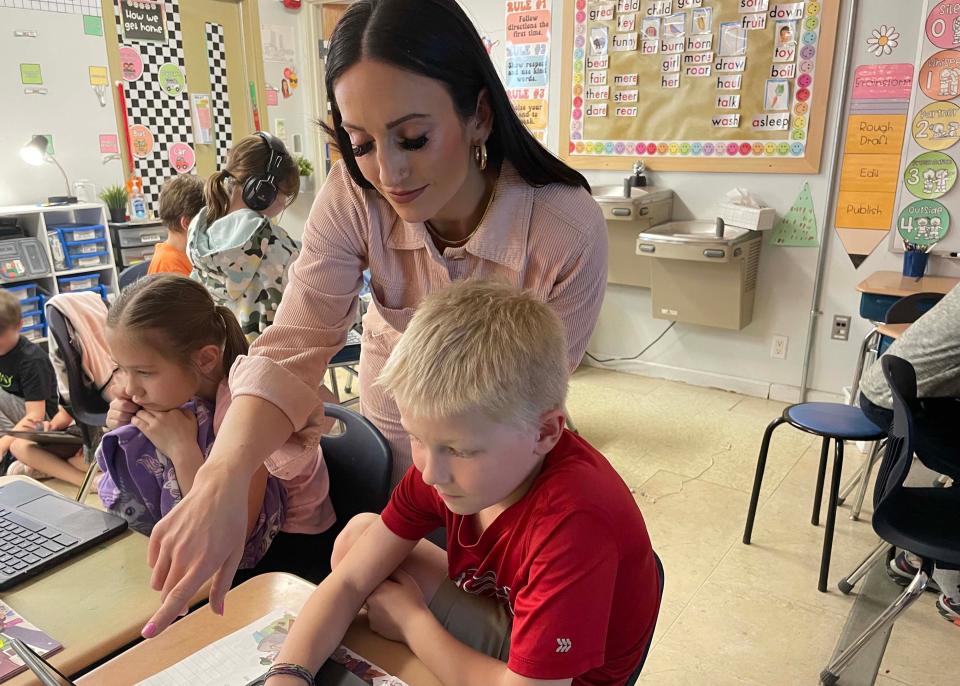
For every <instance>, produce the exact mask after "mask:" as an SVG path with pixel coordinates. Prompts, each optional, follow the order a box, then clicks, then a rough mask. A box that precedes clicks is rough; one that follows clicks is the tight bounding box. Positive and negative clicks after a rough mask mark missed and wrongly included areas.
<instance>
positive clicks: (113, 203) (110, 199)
mask: <svg viewBox="0 0 960 686" xmlns="http://www.w3.org/2000/svg"><path fill="white" fill-rule="evenodd" d="M100 199H101V200H103V202H104V203H105V204H106V206H107V209H109V210H110V221H112V222H122V221H124V220H125V219H126V218H127V189H126V188H124V187H123V186H107V187H106V188H104V189H103V190H102V191H100Z"/></svg>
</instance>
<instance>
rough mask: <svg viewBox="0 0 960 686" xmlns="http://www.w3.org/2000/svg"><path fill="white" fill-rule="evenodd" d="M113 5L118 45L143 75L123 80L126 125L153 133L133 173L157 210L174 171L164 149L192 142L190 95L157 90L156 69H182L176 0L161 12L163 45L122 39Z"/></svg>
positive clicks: (118, 0) (148, 208) (158, 81)
mask: <svg viewBox="0 0 960 686" xmlns="http://www.w3.org/2000/svg"><path fill="white" fill-rule="evenodd" d="M114 2H115V4H116V6H117V12H116V19H117V38H118V39H119V41H120V44H121V45H129V46H130V47H133V48H135V49H136V50H137V51H138V52H139V53H140V56H141V57H142V58H143V75H142V76H141V77H140V78H139V79H137V80H136V81H125V82H124V84H123V85H124V89H125V91H126V98H127V117H128V119H129V123H130V126H133V125H134V124H142V125H143V126H146V127H147V128H148V129H150V132H151V133H152V134H153V151H152V152H151V153H150V154H149V155H148V156H147V157H144V158H138V157H135V158H134V168H135V170H136V173H137V174H139V175H140V177H141V178H142V179H143V192H144V195H145V196H146V200H147V210H148V211H149V210H153V211H154V213H156V212H157V210H158V205H159V200H160V188H161V186H163V182H164V180H165V179H167V178H169V177H170V176H172V175H173V174H176V171H175V170H174V168H173V167H171V166H170V161H169V159H168V157H167V150H169V148H170V146H171V145H173V144H174V143H187V144H189V145H191V147H192V143H193V122H192V119H191V117H190V95H189V93H188V92H187V90H186V88H184V90H183V92H182V93H179V94H178V95H175V96H171V95H167V94H166V93H165V92H164V91H163V89H162V88H161V87H160V80H159V79H158V78H157V77H158V74H159V71H160V67H162V66H163V65H164V64H167V63H170V64H175V65H177V67H179V68H180V71H181V72H184V76H186V71H185V69H184V52H183V33H182V31H181V27H180V7H179V4H178V0H167V2H165V3H164V4H165V11H166V19H167V42H166V43H158V42H151V41H130V42H129V43H125V42H124V40H123V28H122V26H121V24H120V9H119V5H120V0H114Z"/></svg>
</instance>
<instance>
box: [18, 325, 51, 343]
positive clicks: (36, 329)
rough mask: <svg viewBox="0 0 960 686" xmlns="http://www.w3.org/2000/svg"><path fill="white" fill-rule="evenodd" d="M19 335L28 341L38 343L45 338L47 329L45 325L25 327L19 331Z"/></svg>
mask: <svg viewBox="0 0 960 686" xmlns="http://www.w3.org/2000/svg"><path fill="white" fill-rule="evenodd" d="M20 335H21V336H23V337H24V338H26V339H27V340H28V341H39V340H40V339H41V338H46V337H47V327H46V325H45V324H34V325H33V326H25V327H23V328H22V329H20Z"/></svg>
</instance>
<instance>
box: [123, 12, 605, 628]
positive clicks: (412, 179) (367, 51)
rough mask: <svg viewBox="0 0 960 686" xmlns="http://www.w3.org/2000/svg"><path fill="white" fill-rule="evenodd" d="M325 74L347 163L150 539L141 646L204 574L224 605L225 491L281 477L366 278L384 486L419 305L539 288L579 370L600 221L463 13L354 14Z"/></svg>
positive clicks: (366, 348)
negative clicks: (498, 284) (496, 287)
mask: <svg viewBox="0 0 960 686" xmlns="http://www.w3.org/2000/svg"><path fill="white" fill-rule="evenodd" d="M326 70H327V71H326V92H327V96H328V98H329V101H330V105H331V111H332V114H333V124H332V126H331V127H329V128H328V127H325V128H328V133H329V134H330V135H331V137H332V139H333V142H334V143H335V145H336V147H337V148H338V149H339V151H340V154H341V155H342V156H343V162H342V163H338V164H336V165H334V167H333V169H332V170H331V171H330V174H329V177H328V178H327V181H326V183H325V185H324V187H323V189H322V190H321V191H320V193H319V194H318V196H317V198H316V200H315V201H314V204H313V209H312V211H311V213H310V218H309V220H308V222H307V225H306V228H305V231H304V237H303V249H302V252H301V255H300V257H299V258H298V260H297V262H296V263H295V264H294V266H293V267H292V268H291V270H290V281H289V285H288V287H287V289H286V291H285V292H284V294H283V301H282V304H281V306H280V309H279V310H278V312H277V316H276V319H275V322H274V324H273V325H272V326H271V327H269V328H268V329H267V330H266V331H265V332H264V334H263V335H262V336H260V338H258V339H257V341H256V343H255V344H254V345H253V346H252V347H251V349H250V354H249V356H247V357H244V358H241V359H240V360H238V362H237V364H236V365H235V366H234V368H233V372H232V374H231V377H230V387H231V391H232V393H233V404H232V406H231V407H230V409H229V411H228V413H227V415H226V418H225V419H224V422H223V425H222V428H221V431H220V433H219V435H218V437H217V441H216V443H215V445H214V448H213V451H212V453H211V455H210V458H209V459H208V460H207V462H206V463H205V464H204V466H203V467H202V468H201V469H200V471H199V472H198V474H197V477H196V481H195V484H194V487H193V490H191V492H190V493H189V494H188V495H187V497H186V498H185V499H184V500H183V502H182V503H181V504H180V505H179V506H178V508H177V510H176V511H175V512H173V513H171V515H169V516H168V517H167V518H165V519H164V520H163V521H162V522H161V523H160V525H158V526H157V528H156V529H154V533H153V536H152V537H151V543H150V551H151V557H150V560H151V563H152V564H154V566H155V571H154V585H155V586H156V587H157V588H162V589H163V591H164V599H165V600H164V604H163V607H162V608H161V609H160V611H158V613H157V614H156V615H155V617H154V618H153V620H152V621H151V624H149V625H148V629H147V630H146V631H145V634H152V633H153V632H154V631H156V630H157V629H162V628H164V627H166V626H167V624H169V623H170V621H172V620H173V619H174V618H175V617H176V616H177V613H178V612H179V611H180V610H181V609H182V607H183V606H184V605H185V604H186V603H187V602H188V601H189V600H190V598H191V597H192V596H193V595H194V593H195V592H196V590H197V589H198V588H199V587H200V586H201V584H202V583H203V582H204V581H206V580H207V579H209V578H210V577H211V576H214V583H213V586H212V589H211V600H212V602H213V604H214V607H215V608H218V609H219V608H220V607H221V606H222V603H223V596H224V594H225V592H226V589H227V588H228V587H229V584H230V580H231V579H232V577H233V572H234V570H235V569H236V565H237V560H238V559H239V554H240V552H242V543H243V541H242V536H241V535H240V534H241V533H242V527H241V524H240V520H239V518H238V517H237V515H236V512H238V511H241V509H242V508H243V507H244V503H242V502H241V501H240V499H239V498H237V497H236V496H235V494H236V493H238V492H241V491H242V489H237V488H236V487H235V486H231V485H230V482H233V481H235V480H236V479H237V475H238V474H241V475H243V474H250V475H252V474H253V473H254V472H255V471H256V469H257V468H258V467H259V466H260V465H262V464H264V462H265V461H266V465H267V467H268V469H270V470H271V471H277V472H279V471H282V470H283V469H284V468H285V466H284V465H282V464H274V463H275V460H273V459H271V458H270V456H271V454H272V453H273V451H274V450H276V448H277V447H278V446H280V445H281V444H283V442H284V441H285V440H286V439H287V438H288V437H289V436H290V434H291V432H299V431H302V430H303V429H304V428H305V427H308V426H311V419H310V418H311V417H312V416H315V414H316V412H317V410H318V409H319V408H320V407H321V405H320V401H319V396H318V394H317V389H318V388H319V386H320V382H321V380H322V377H323V374H324V372H325V370H326V365H327V363H328V362H329V360H330V358H331V357H332V356H333V355H334V354H335V353H336V352H337V351H338V350H339V349H340V347H341V346H342V345H343V343H344V340H345V336H346V332H347V329H348V327H349V325H350V324H351V323H352V321H353V319H354V316H355V312H356V309H355V308H356V307H357V293H358V291H359V290H360V288H361V286H362V283H363V279H362V273H363V270H364V269H369V270H370V275H371V290H372V292H373V299H374V305H373V307H371V308H370V310H369V311H368V313H367V315H366V317H365V321H364V334H363V347H362V356H361V360H360V398H361V403H362V410H363V413H364V415H366V416H367V417H368V418H369V419H370V420H371V421H372V422H373V423H374V424H375V425H376V426H377V427H378V428H379V429H380V430H381V431H382V432H383V434H384V436H385V437H386V438H387V440H388V441H389V442H390V446H391V448H392V450H393V461H394V473H393V481H394V482H397V481H399V479H400V477H401V476H402V475H403V474H404V472H405V471H406V470H407V468H408V467H409V466H410V464H411V461H410V446H409V438H408V436H407V435H406V433H405V432H404V430H403V428H402V427H401V425H400V421H399V414H398V412H397V408H396V406H395V404H394V403H393V401H392V400H391V399H390V398H389V397H387V396H386V394H385V393H384V392H383V390H382V389H380V388H379V387H378V386H376V385H375V383H374V382H375V380H376V378H377V376H378V375H379V373H380V370H381V369H382V367H383V365H384V364H385V362H386V360H387V357H388V356H389V354H390V351H391V350H392V349H393V346H394V344H395V343H396V341H397V339H398V338H399V336H400V333H401V332H403V331H404V329H405V328H406V326H407V323H408V322H409V321H410V318H411V317H412V315H413V312H414V310H415V309H416V307H417V306H418V304H419V302H420V301H421V300H422V299H423V297H424V296H425V295H427V294H429V293H431V292H433V291H435V290H437V289H439V288H442V287H443V286H444V285H447V284H449V283H451V282H452V281H457V280H461V279H465V278H484V279H497V280H501V281H505V282H508V283H510V284H512V285H514V286H518V287H523V288H526V289H529V290H531V291H533V292H534V293H535V294H536V295H537V296H538V297H539V298H541V299H542V300H543V301H545V302H547V303H549V304H550V305H551V306H552V307H553V308H554V309H555V311H556V312H557V313H558V315H559V316H560V318H561V320H562V322H563V324H564V328H565V333H566V338H567V343H568V347H569V362H570V366H571V369H572V368H573V367H575V366H576V365H577V364H578V363H579V361H580V358H581V356H582V355H583V352H584V350H585V348H586V345H587V341H588V339H589V337H590V334H591V332H592V330H593V326H594V324H595V323H596V319H597V315H598V313H599V310H600V305H601V301H602V298H603V291H604V287H605V284H606V270H607V239H606V225H605V223H604V220H603V216H602V214H601V212H600V209H599V207H598V206H597V204H596V203H595V202H594V201H593V199H592V198H591V196H590V193H589V185H588V184H587V182H586V180H585V179H584V178H583V176H581V175H580V174H579V173H577V172H576V171H574V170H573V169H571V168H569V167H568V166H566V165H565V164H564V163H563V162H561V161H560V160H558V159H557V158H556V157H554V156H553V155H551V154H550V153H549V152H548V151H547V150H546V149H545V148H543V146H541V145H540V144H539V143H538V142H537V141H536V140H535V139H534V138H533V136H532V135H531V134H530V133H529V132H528V131H527V130H526V128H525V127H524V126H523V124H522V123H521V122H520V120H519V118H518V117H517V115H516V113H515V112H514V111H513V108H512V107H511V105H510V102H509V100H508V99H507V95H506V91H505V90H504V87H503V84H502V83H501V81H500V79H499V77H498V75H497V73H496V70H495V69H494V67H493V64H492V63H491V61H490V58H489V56H488V55H487V52H486V49H485V48H484V45H483V42H482V40H481V39H480V36H479V35H478V33H477V31H476V29H475V28H474V26H473V25H472V23H471V22H470V20H469V19H468V17H467V16H466V14H464V12H463V10H462V9H461V8H460V7H459V5H458V4H457V3H456V2H455V0H358V1H357V2H354V3H353V4H352V5H351V6H350V8H349V9H348V10H347V11H346V13H345V14H344V15H343V17H342V18H341V20H340V21H339V22H338V24H337V26H336V29H335V31H334V33H333V36H332V39H331V42H330V49H329V53H328V56H327V62H326ZM464 316H470V313H469V312H465V313H464ZM122 411H123V408H120V407H118V408H117V409H116V410H115V412H114V414H115V415H122ZM120 419H121V420H122V416H121V417H120Z"/></svg>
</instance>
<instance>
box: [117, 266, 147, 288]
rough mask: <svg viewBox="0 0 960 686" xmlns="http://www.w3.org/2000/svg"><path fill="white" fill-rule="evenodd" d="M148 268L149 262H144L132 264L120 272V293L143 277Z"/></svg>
mask: <svg viewBox="0 0 960 686" xmlns="http://www.w3.org/2000/svg"><path fill="white" fill-rule="evenodd" d="M149 268H150V261H149V260H144V261H143V262H137V263H136V264H132V265H130V266H129V267H127V268H126V269H124V270H123V271H122V272H120V290H121V291H122V290H123V289H124V288H126V287H127V286H130V285H132V284H134V283H136V282H137V281H139V280H140V279H142V278H143V277H145V276H146V275H147V270H148V269H149Z"/></svg>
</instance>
